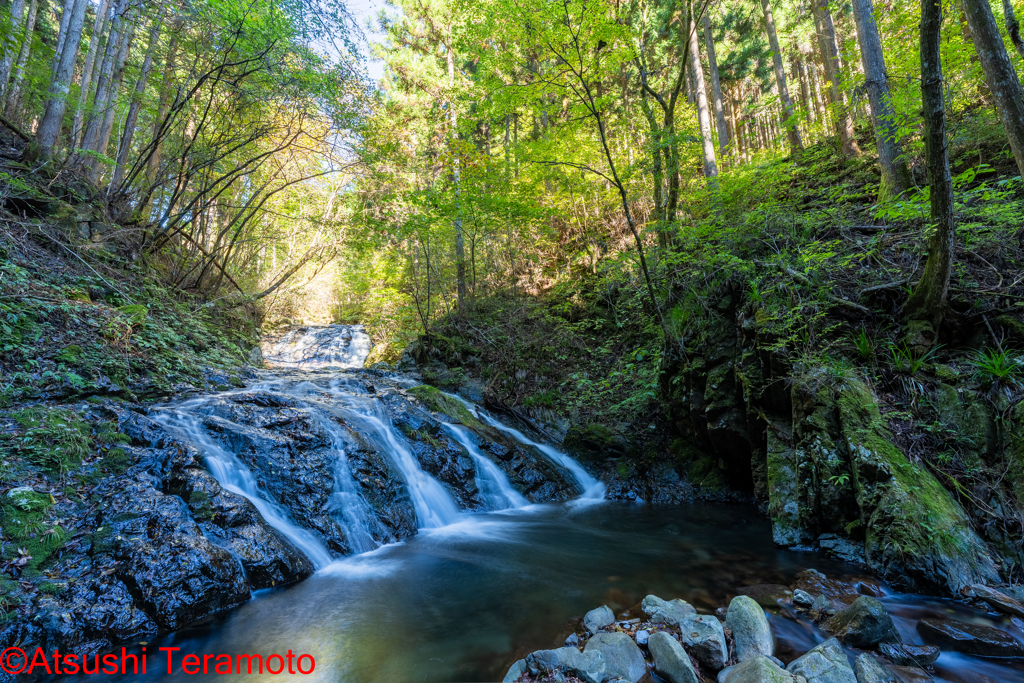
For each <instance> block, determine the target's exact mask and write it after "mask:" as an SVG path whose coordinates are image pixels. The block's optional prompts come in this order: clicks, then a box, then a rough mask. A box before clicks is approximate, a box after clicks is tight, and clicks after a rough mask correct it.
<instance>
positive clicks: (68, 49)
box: [36, 0, 89, 159]
mask: <svg viewBox="0 0 1024 683" xmlns="http://www.w3.org/2000/svg"><path fill="white" fill-rule="evenodd" d="M88 4H89V0H65V2H64V13H65V15H66V16H67V19H68V21H67V24H66V28H65V30H64V31H62V32H61V34H62V36H63V38H64V39H63V40H59V41H58V42H59V43H60V44H61V51H60V60H59V61H58V62H57V68H56V69H55V70H54V74H53V78H52V79H51V81H50V90H49V97H48V99H47V101H46V111H45V112H44V113H43V118H42V120H41V121H40V122H39V130H38V131H37V132H36V138H37V140H38V141H39V156H40V157H41V158H43V159H49V158H50V156H51V155H52V154H53V148H54V147H55V146H56V144H57V136H59V135H60V127H61V122H62V121H63V120H64V111H65V109H66V108H67V103H68V91H69V90H70V88H71V75H72V73H73V72H74V69H75V58H76V57H77V56H78V44H79V42H80V41H81V39H82V24H84V23H85V9H86V7H87V6H88Z"/></svg>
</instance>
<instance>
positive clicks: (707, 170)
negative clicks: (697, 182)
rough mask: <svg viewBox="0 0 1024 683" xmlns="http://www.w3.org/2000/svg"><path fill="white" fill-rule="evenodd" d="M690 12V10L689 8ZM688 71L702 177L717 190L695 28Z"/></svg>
mask: <svg viewBox="0 0 1024 683" xmlns="http://www.w3.org/2000/svg"><path fill="white" fill-rule="evenodd" d="M691 10H692V8H691ZM689 40H690V49H689V53H690V71H691V72H692V73H693V81H694V91H695V96H696V99H697V121H698V122H699V124H700V137H701V141H702V146H703V152H704V177H705V178H707V181H708V187H710V188H712V189H718V164H717V163H716V160H715V143H714V142H712V141H711V112H710V110H709V109H708V96H707V90H706V89H705V87H704V69H703V67H701V64H700V49H699V45H698V42H697V27H696V26H694V27H693V29H692V30H691V31H690V38H689Z"/></svg>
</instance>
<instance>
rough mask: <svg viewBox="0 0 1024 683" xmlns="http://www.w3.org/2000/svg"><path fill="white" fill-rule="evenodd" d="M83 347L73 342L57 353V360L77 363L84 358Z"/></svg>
mask: <svg viewBox="0 0 1024 683" xmlns="http://www.w3.org/2000/svg"><path fill="white" fill-rule="evenodd" d="M82 353H83V351H82V347H81V346H79V345H78V344H71V345H70V346H66V347H65V348H64V349H63V350H62V351H61V352H60V353H59V354H57V357H56V360H58V361H60V362H62V363H77V362H78V361H79V360H81V359H82Z"/></svg>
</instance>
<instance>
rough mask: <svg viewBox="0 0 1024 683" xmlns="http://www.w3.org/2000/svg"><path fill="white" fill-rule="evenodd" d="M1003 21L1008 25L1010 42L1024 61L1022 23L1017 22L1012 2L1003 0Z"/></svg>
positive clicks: (1007, 30)
mask: <svg viewBox="0 0 1024 683" xmlns="http://www.w3.org/2000/svg"><path fill="white" fill-rule="evenodd" d="M1003 20H1004V22H1005V23H1006V33H1007V34H1009V36H1010V42H1012V43H1013V46H1014V47H1015V48H1017V52H1019V53H1020V56H1021V58H1022V59H1024V39H1021V37H1020V23H1019V22H1018V21H1017V15H1016V14H1014V12H1013V2H1012V1H1011V0H1003Z"/></svg>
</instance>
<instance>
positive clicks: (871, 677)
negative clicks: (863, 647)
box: [853, 652, 899, 683]
mask: <svg viewBox="0 0 1024 683" xmlns="http://www.w3.org/2000/svg"><path fill="white" fill-rule="evenodd" d="M853 672H854V673H855V674H856V675H857V683H899V679H898V678H896V676H895V675H893V674H892V673H891V672H890V671H889V670H888V669H886V668H885V667H884V666H882V664H881V662H879V661H878V660H877V659H875V658H874V657H873V656H872V655H870V654H868V653H867V652H862V653H861V654H859V655H857V660H856V661H855V662H854V663H853Z"/></svg>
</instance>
